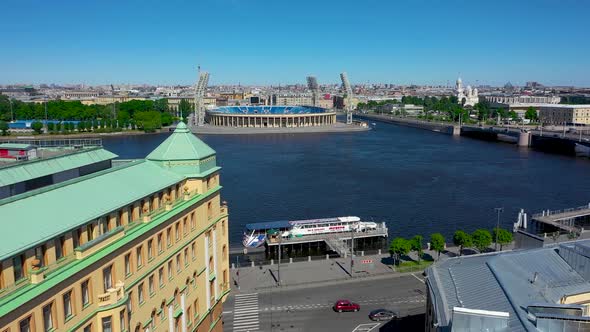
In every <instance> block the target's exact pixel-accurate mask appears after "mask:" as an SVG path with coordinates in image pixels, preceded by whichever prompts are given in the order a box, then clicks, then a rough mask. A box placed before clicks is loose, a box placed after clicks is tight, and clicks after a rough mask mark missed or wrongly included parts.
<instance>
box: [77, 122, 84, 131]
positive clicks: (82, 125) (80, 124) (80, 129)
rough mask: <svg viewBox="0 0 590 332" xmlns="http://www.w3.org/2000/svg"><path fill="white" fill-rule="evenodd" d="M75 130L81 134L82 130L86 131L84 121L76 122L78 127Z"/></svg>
mask: <svg viewBox="0 0 590 332" xmlns="http://www.w3.org/2000/svg"><path fill="white" fill-rule="evenodd" d="M76 129H78V131H79V132H83V131H84V129H86V122H85V121H80V122H78V126H77V128H76Z"/></svg>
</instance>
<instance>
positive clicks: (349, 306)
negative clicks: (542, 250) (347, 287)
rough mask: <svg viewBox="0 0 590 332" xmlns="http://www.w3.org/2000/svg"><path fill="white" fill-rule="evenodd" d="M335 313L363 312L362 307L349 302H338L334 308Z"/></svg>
mask: <svg viewBox="0 0 590 332" xmlns="http://www.w3.org/2000/svg"><path fill="white" fill-rule="evenodd" d="M333 309H334V311H338V312H343V311H359V310H361V306H360V305H358V304H356V303H352V302H350V301H349V300H338V301H336V303H334V307H333Z"/></svg>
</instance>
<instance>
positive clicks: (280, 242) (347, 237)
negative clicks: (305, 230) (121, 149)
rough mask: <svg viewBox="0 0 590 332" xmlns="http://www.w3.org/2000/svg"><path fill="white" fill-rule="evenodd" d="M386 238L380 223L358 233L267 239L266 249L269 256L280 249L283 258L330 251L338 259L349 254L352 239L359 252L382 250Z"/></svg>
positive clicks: (383, 224)
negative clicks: (374, 227)
mask: <svg viewBox="0 0 590 332" xmlns="http://www.w3.org/2000/svg"><path fill="white" fill-rule="evenodd" d="M387 237H388V229H387V226H386V225H385V223H380V224H377V228H376V229H367V230H364V231H359V232H357V231H353V232H342V233H328V234H318V235H306V236H302V237H291V238H281V237H279V236H277V237H272V238H271V237H269V238H268V239H267V241H266V248H267V253H268V254H270V256H276V254H278V250H279V247H280V248H281V252H282V255H283V257H289V256H302V255H303V254H304V253H305V252H308V253H309V252H313V251H314V250H316V251H321V250H322V249H326V250H331V251H334V252H336V253H338V255H340V257H346V256H347V255H348V254H349V253H350V244H351V241H352V240H353V239H354V249H355V250H356V251H361V250H365V249H375V248H382V247H383V239H386V238H387ZM291 253H292V255H291ZM285 254H287V255H285Z"/></svg>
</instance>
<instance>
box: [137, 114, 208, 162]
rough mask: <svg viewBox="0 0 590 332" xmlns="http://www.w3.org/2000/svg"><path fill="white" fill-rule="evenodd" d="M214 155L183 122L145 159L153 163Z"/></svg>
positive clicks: (196, 158)
mask: <svg viewBox="0 0 590 332" xmlns="http://www.w3.org/2000/svg"><path fill="white" fill-rule="evenodd" d="M214 154H215V150H213V149H211V148H210V147H209V145H207V144H205V143H204V142H203V141H201V140H200V139H198V138H197V136H195V135H194V134H193V133H191V131H190V130H189V129H188V127H187V126H186V124H185V123H184V122H180V123H179V124H178V125H177V126H176V129H175V130H174V132H173V133H172V135H170V137H168V138H167V139H166V140H165V141H164V142H162V144H160V145H159V146H158V147H157V148H155V149H154V151H152V152H151V153H150V154H149V155H148V156H147V157H146V159H147V160H153V161H172V160H200V159H204V158H207V157H209V156H211V155H214Z"/></svg>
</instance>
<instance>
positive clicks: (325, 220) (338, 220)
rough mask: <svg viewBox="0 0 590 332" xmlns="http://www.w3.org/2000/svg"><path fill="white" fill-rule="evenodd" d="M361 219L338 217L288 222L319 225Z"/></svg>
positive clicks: (358, 219)
mask: <svg viewBox="0 0 590 332" xmlns="http://www.w3.org/2000/svg"><path fill="white" fill-rule="evenodd" d="M360 220H361V219H360V218H359V217H338V218H324V219H311V220H294V221H290V223H291V225H308V224H321V223H329V222H357V221H360Z"/></svg>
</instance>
